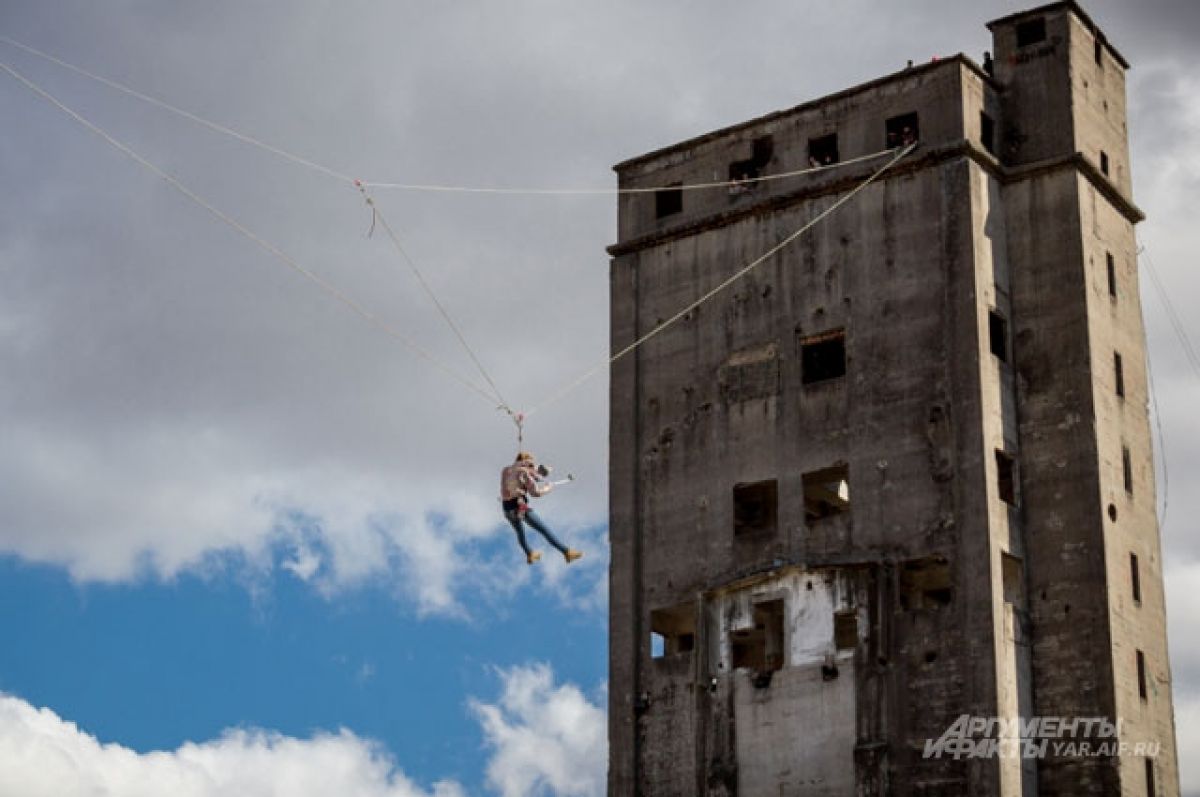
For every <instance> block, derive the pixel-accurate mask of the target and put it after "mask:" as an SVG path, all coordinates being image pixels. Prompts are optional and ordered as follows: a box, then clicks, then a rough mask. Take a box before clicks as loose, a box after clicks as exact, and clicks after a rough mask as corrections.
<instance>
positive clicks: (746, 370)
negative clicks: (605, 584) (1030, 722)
mask: <svg viewBox="0 0 1200 797" xmlns="http://www.w3.org/2000/svg"><path fill="white" fill-rule="evenodd" d="M1030 14H1034V15H1035V16H1036V15H1038V14H1042V15H1043V16H1044V20H1045V25H1046V33H1047V36H1046V39H1045V40H1044V41H1043V42H1039V43H1036V44H1033V45H1026V46H1025V47H1021V48H1019V47H1017V46H1016V42H1015V33H1014V29H1015V26H1016V25H1017V24H1019V23H1021V22H1023V21H1027V20H1028V19H1029V16H1028V15H1025V16H1014V17H1012V18H1007V19H1005V20H999V21H997V22H996V23H994V24H993V25H992V28H993V33H994V35H995V41H996V45H995V50H996V53H997V59H996V60H997V63H996V78H995V80H993V79H992V78H990V77H989V76H987V75H986V74H984V72H983V71H982V70H980V69H979V68H978V67H976V66H974V65H973V64H971V63H970V62H969V61H967V60H966V59H964V58H962V57H956V58H952V59H948V60H946V61H942V62H939V63H936V64H931V65H925V66H922V67H918V68H915V69H911V70H906V71H904V72H901V73H897V74H896V75H892V76H889V77H887V78H882V79H880V80H879V81H874V82H872V83H870V84H865V85H864V86H860V87H857V88H855V89H851V90H848V91H846V92H842V93H840V94H837V95H834V96H832V97H830V98H826V99H825V100H821V101H817V102H813V103H807V104H805V105H802V106H799V107H797V108H794V109H792V110H790V111H783V112H780V113H776V114H771V115H769V116H766V117H762V118H760V119H757V120H753V121H751V122H747V123H744V124H741V125H738V126H736V127H732V128H728V129H726V130H723V131H717V132H715V133H711V134H708V135H706V136H703V137H700V138H698V139H694V140H692V141H690V142H684V143H682V144H679V145H675V146H673V147H671V148H668V149H666V150H662V151H659V152H656V153H651V154H649V155H646V156H642V157H640V158H637V159H634V160H632V161H628V162H626V163H625V164H622V165H621V166H619V167H618V171H619V173H620V176H621V185H622V186H623V187H647V186H661V185H668V184H672V183H680V182H682V183H686V184H695V183H703V182H710V181H721V180H725V179H727V178H728V177H729V176H730V173H731V170H732V169H734V168H735V167H736V168H741V166H739V164H742V163H744V162H746V161H747V159H751V160H753V159H755V158H757V159H758V160H756V161H755V168H761V174H765V175H771V174H778V173H780V172H786V171H791V170H795V169H801V168H804V167H805V165H806V163H807V158H808V155H809V151H808V145H809V141H810V139H813V138H816V137H818V136H823V135H827V134H829V133H832V132H836V133H837V136H838V147H839V155H840V158H841V160H843V161H845V160H847V159H852V158H855V157H857V156H859V155H865V154H868V153H871V152H873V151H876V150H878V149H880V148H881V147H882V146H883V145H884V144H885V143H886V140H885V125H884V120H885V119H888V118H889V117H892V116H895V115H897V114H901V113H908V112H913V111H915V112H917V113H918V114H919V126H920V137H921V142H922V145H921V148H920V149H919V150H918V151H917V152H916V153H915V154H914V155H912V156H910V157H909V158H906V159H905V161H904V162H902V163H900V164H898V165H897V166H896V167H895V168H894V169H893V170H892V171H890V172H889V173H888V174H887V175H885V176H884V177H883V178H881V179H880V180H879V181H878V182H876V183H875V184H873V185H871V186H870V187H868V188H867V189H865V190H864V191H862V192H861V193H860V194H859V195H857V196H856V197H855V198H854V200H853V202H852V203H850V204H849V205H847V206H846V207H844V208H841V209H840V210H838V211H837V212H835V213H834V214H833V215H831V216H829V217H828V218H825V219H824V220H823V221H822V222H821V223H820V224H818V225H817V226H815V227H814V228H813V229H812V230H811V231H810V232H809V233H808V234H806V235H805V236H804V237H802V238H801V239H799V240H798V241H797V242H796V243H795V244H793V245H792V246H790V247H789V248H787V249H786V250H784V251H783V252H781V253H780V254H779V255H778V256H776V257H774V258H773V259H771V260H769V261H767V262H765V263H764V264H763V265H762V266H761V267H759V268H758V269H757V270H756V271H754V272H753V273H752V274H751V275H750V276H748V277H745V278H744V279H742V280H740V281H739V282H738V283H736V284H735V285H734V286H732V287H731V288H730V289H729V290H727V291H725V292H724V293H722V294H720V295H718V296H717V297H715V298H713V299H712V300H710V301H708V302H706V303H705V304H704V305H702V306H701V307H699V308H698V309H696V310H694V311H692V312H690V313H689V314H688V315H687V316H686V317H685V318H684V319H683V320H681V321H680V322H678V323H676V324H673V325H672V326H670V327H668V328H666V329H665V330H663V331H662V332H661V333H660V334H658V335H656V336H655V337H654V338H653V339H651V340H650V341H648V342H647V343H645V344H644V345H643V346H641V347H640V348H639V349H638V350H637V351H636V352H635V353H633V354H631V355H630V356H628V357H625V358H623V359H622V360H620V361H618V362H617V363H615V364H614V366H613V369H612V373H611V391H612V396H611V399H612V410H611V412H612V416H611V429H612V442H611V448H612V456H611V459H610V480H611V504H612V506H611V538H612V572H611V582H610V585H611V593H610V595H611V597H610V602H611V609H610V611H611V632H610V634H611V649H610V672H611V688H610V719H609V722H610V750H611V761H610V780H609V790H610V793H611V794H613V795H627V794H708V795H732V794H740V795H757V794H771V795H778V794H798V795H799V794H804V795H808V794H813V795H816V794H850V793H853V794H857V795H883V794H896V795H909V794H912V795H918V794H919V795H936V794H945V795H959V794H966V793H969V794H972V795H975V794H979V795H1005V797H1017V796H1018V795H1020V796H1021V797H1024V796H1025V795H1033V794H1067V793H1070V794H1091V793H1095V794H1109V793H1119V791H1120V790H1122V789H1123V790H1125V791H1126V792H1128V793H1139V792H1138V789H1139V788H1144V785H1145V776H1146V773H1145V761H1144V760H1141V759H1134V758H1125V759H1121V760H1120V761H1118V760H1117V759H1115V758H1091V759H1082V758H1058V759H1051V760H1047V761H1045V762H1041V763H1038V762H1034V761H1028V760H1027V761H1020V760H1016V759H1000V760H997V759H973V760H961V761H955V760H953V759H952V758H941V759H927V758H925V757H924V755H923V751H924V744H925V742H926V741H927V740H930V739H936V738H937V737H939V736H940V735H941V734H942V733H943V732H945V731H946V730H947V728H949V727H950V725H951V724H952V723H953V722H954V720H955V719H956V718H957V717H959V716H960V715H961V714H973V715H978V716H985V717H992V716H997V717H1000V718H1003V719H1017V718H1029V717H1031V716H1034V715H1045V716H1067V717H1071V716H1079V717H1095V716H1103V717H1109V718H1113V717H1117V716H1120V717H1121V718H1122V719H1125V720H1126V728H1125V737H1126V739H1127V740H1128V741H1132V742H1137V741H1143V740H1144V741H1160V742H1162V743H1163V744H1164V752H1163V754H1162V755H1161V756H1160V757H1159V758H1158V759H1157V761H1156V762H1155V766H1156V767H1157V769H1156V772H1157V773H1159V774H1158V775H1157V781H1156V783H1157V786H1158V790H1159V791H1160V792H1161V793H1163V794H1177V793H1178V780H1177V775H1176V772H1175V760H1174V735H1173V720H1172V716H1171V706H1170V697H1169V678H1170V675H1169V670H1168V668H1167V659H1166V641H1165V621H1164V614H1163V607H1162V584H1161V569H1162V568H1161V553H1160V550H1159V547H1158V535H1157V528H1156V526H1155V523H1154V502H1153V490H1154V486H1153V468H1152V460H1151V457H1150V447H1149V428H1148V420H1147V415H1146V407H1145V397H1146V392H1145V391H1146V387H1145V371H1144V362H1145V361H1144V351H1143V342H1142V339H1143V331H1142V326H1141V318H1140V315H1139V310H1138V304H1137V296H1136V290H1137V288H1136V271H1135V268H1134V265H1133V238H1132V223H1133V221H1135V220H1136V219H1137V218H1138V217H1139V214H1138V211H1137V209H1136V208H1135V207H1134V206H1133V205H1132V204H1131V203H1130V199H1129V189H1128V168H1127V163H1128V155H1127V146H1126V143H1125V136H1124V127H1123V124H1124V118H1123V115H1124V77H1123V74H1122V66H1123V62H1121V61H1120V58H1119V56H1118V55H1117V54H1116V53H1115V50H1112V49H1111V47H1110V46H1109V45H1107V44H1102V46H1101V48H1100V50H1099V55H1100V58H1101V61H1102V64H1097V63H1096V62H1095V57H1096V49H1095V41H1096V36H1097V35H1099V36H1101V37H1102V34H1098V33H1097V31H1096V29H1095V28H1094V25H1092V24H1091V22H1090V20H1087V19H1086V17H1084V16H1083V15H1082V11H1080V10H1079V9H1078V8H1077V7H1076V6H1074V5H1073V4H1071V3H1058V4H1053V5H1052V6H1049V7H1046V8H1045V9H1042V10H1040V11H1036V12H1030ZM1081 59H1085V60H1086V61H1087V63H1083V62H1082V61H1081ZM993 124H994V128H995V129H994V139H993V140H991V141H988V140H987V136H986V135H985V133H986V132H987V130H986V127H988V126H991V125H993ZM766 137H769V138H770V146H769V147H767V146H766V145H765V144H764V141H765V140H766ZM989 145H990V147H989ZM989 149H990V151H989ZM1077 150H1078V151H1080V152H1081V153H1082V155H1078V156H1077V155H1076V152H1077ZM1093 150H1094V152H1093ZM1101 150H1103V151H1105V153H1106V154H1107V155H1108V161H1109V163H1108V166H1109V170H1108V171H1109V174H1108V175H1107V176H1106V175H1104V174H1102V173H1101V171H1100V169H1099V167H1100V163H1099V159H1098V153H1099V152H1100V151H1101ZM768 152H769V157H768V156H767V154H765V153H768ZM880 163H881V161H879V160H876V161H866V162H862V163H857V164H846V165H841V166H837V167H833V168H826V169H821V170H819V171H816V172H813V173H810V174H805V175H801V176H796V177H790V178H787V179H785V180H778V181H767V182H762V183H759V184H757V185H755V186H754V187H753V188H750V189H749V190H744V188H745V187H744V186H742V187H739V188H738V190H736V191H728V190H726V189H724V188H719V189H704V190H697V191H686V192H683V193H682V195H681V197H680V205H679V206H678V209H677V210H676V209H675V207H676V206H675V205H674V204H669V205H667V206H666V208H667V209H668V210H670V211H671V212H669V213H665V214H660V213H658V212H657V209H658V205H657V202H656V199H655V196H654V194H627V195H623V196H622V198H621V203H620V210H619V229H620V241H619V242H618V243H617V244H616V245H615V246H614V247H613V248H612V249H611V250H610V251H611V252H612V254H613V255H614V260H613V263H612V282H611V285H612V345H613V349H614V350H619V349H622V348H624V347H625V346H626V345H627V344H628V343H630V342H631V341H633V340H635V339H637V338H638V337H639V336H641V335H644V334H645V333H647V332H649V331H650V330H652V329H655V328H656V327H657V326H658V325H659V324H661V323H662V322H663V321H664V320H666V319H668V318H671V317H672V316H674V315H675V314H676V313H677V312H678V311H679V310H680V309H681V308H683V307H686V306H687V305H689V304H690V303H691V302H693V301H694V300H695V299H696V298H697V297H699V296H701V295H702V294H703V293H705V292H706V291H707V290H709V289H710V288H712V287H713V286H715V285H717V284H718V283H720V282H721V281H722V280H724V279H725V278H726V277H727V276H728V275H730V274H732V273H733V272H734V271H736V270H737V269H739V268H740V267H742V266H743V265H745V264H746V263H749V262H751V261H752V260H754V259H755V258H757V257H758V256H759V255H761V254H762V253H763V252H765V251H767V250H768V249H770V248H771V247H772V246H774V245H775V244H776V243H778V242H779V241H781V240H783V239H784V237H786V236H787V235H789V234H791V233H792V232H793V231H795V230H797V229H799V228H800V227H801V226H802V225H804V224H806V223H807V222H809V221H811V220H813V219H814V218H816V217H817V215H818V214H820V213H822V212H823V211H824V210H826V209H829V208H830V207H832V205H833V204H834V203H835V202H837V201H838V199H839V198H841V197H843V196H845V195H846V193H847V192H848V191H850V190H852V189H853V188H854V187H855V186H857V185H858V184H859V183H860V182H861V181H862V180H864V179H865V178H866V177H867V176H869V175H870V174H871V173H872V172H873V171H874V170H875V169H876V168H878V166H879V165H880ZM1110 253H1111V254H1112V255H1113V258H1114V268H1113V274H1114V278H1113V279H1114V282H1115V285H1116V287H1115V289H1114V290H1115V291H1116V292H1117V296H1116V297H1115V298H1114V297H1113V296H1111V295H1110V290H1109V280H1108V259H1107V255H1108V254H1110ZM831 340H833V341H837V340H840V341H842V343H843V345H844V352H845V357H844V372H838V371H837V369H834V371H833V372H831V373H830V374H827V375H826V376H828V378H826V379H823V380H820V381H812V380H811V378H806V368H816V367H818V366H816V365H814V364H813V363H812V362H810V363H809V364H808V365H806V364H805V363H806V357H809V356H810V355H811V352H812V351H813V349H807V350H806V348H805V347H806V346H812V345H815V342H817V341H826V342H828V341H831ZM806 351H807V352H808V354H806ZM1115 353H1120V354H1121V357H1122V360H1121V362H1122V372H1123V381H1124V392H1125V395H1124V397H1116V396H1115V379H1116V377H1115V371H1114V362H1115V360H1114V354H1115ZM810 359H811V358H810ZM808 376H810V377H811V374H808ZM1123 450H1128V451H1129V455H1130V465H1131V476H1132V478H1133V484H1132V485H1131V486H1132V490H1131V491H1130V490H1126V489H1125V487H1124V473H1123V471H1124V466H1123V454H1122V451H1123ZM1010 472H1011V475H1007V474H1009V473H1010ZM814 474H817V475H814ZM1109 505H1112V506H1113V508H1114V513H1115V515H1116V516H1117V517H1118V518H1119V520H1113V519H1112V518H1111V517H1110V515H1109V510H1108V506H1109ZM1131 554H1133V555H1136V556H1137V560H1138V562H1139V567H1140V570H1139V573H1140V584H1141V594H1140V597H1139V599H1138V600H1133V598H1132V595H1131V592H1130V583H1129V582H1130V567H1131V558H1130V555H1131ZM802 584H803V586H801V585H802ZM768 604H770V606H768ZM776 611H778V612H780V614H778V615H775V614H772V613H771V612H776ZM839 612H843V613H846V612H849V613H853V616H854V618H855V619H854V623H855V629H854V631H853V632H850V633H851V635H852V636H854V639H853V642H852V643H849V644H845V645H844V646H843V645H839V644H838V643H837V640H838V638H839V635H838V631H837V628H838V627H840V628H841V639H842V642H843V643H845V642H846V640H847V637H846V634H847V633H848V632H847V631H846V629H847V627H848V626H847V625H846V624H847V623H848V622H850V621H849V620H848V619H847V618H848V616H849V615H847V614H842V615H841V618H842V619H841V620H840V621H838V622H840V623H842V625H841V626H835V620H834V617H835V616H838V613H839ZM777 616H778V617H781V618H784V619H782V620H779V622H780V623H782V625H781V626H780V629H781V630H780V631H779V639H775V637H774V636H772V635H773V634H774V631H772V630H771V629H773V628H774V627H775V626H774V624H775V623H776V620H775V619H772V618H775V617H777ZM652 632H658V633H659V634H662V635H664V638H665V640H666V641H665V642H664V650H665V651H666V653H665V655H661V656H658V657H657V658H656V657H655V655H656V654H655V651H654V650H653V649H652V640H651V637H652ZM763 640H771V641H769V642H766V641H763ZM1137 651H1140V652H1141V653H1142V655H1143V657H1144V661H1145V662H1146V665H1147V668H1146V671H1147V673H1148V678H1149V681H1148V689H1149V694H1148V695H1147V696H1146V698H1144V699H1143V698H1142V697H1140V696H1139V693H1138V677H1137V670H1136V657H1135V654H1136V652H1137ZM831 674H835V677H830V676H831ZM1126 739H1123V740H1126Z"/></svg>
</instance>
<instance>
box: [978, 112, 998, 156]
mask: <svg viewBox="0 0 1200 797" xmlns="http://www.w3.org/2000/svg"><path fill="white" fill-rule="evenodd" d="M979 140H980V142H982V143H983V148H984V149H986V150H987V151H988V152H990V153H992V154H993V155H995V154H996V122H995V121H994V120H993V119H992V117H990V116H988V115H987V114H986V113H984V112H983V111H980V112H979Z"/></svg>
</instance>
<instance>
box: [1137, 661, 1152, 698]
mask: <svg viewBox="0 0 1200 797" xmlns="http://www.w3.org/2000/svg"><path fill="white" fill-rule="evenodd" d="M1136 653H1137V679H1138V697H1140V698H1141V699H1142V700H1145V699H1146V698H1147V697H1148V696H1149V693H1148V691H1147V689H1146V654H1145V653H1142V652H1141V651H1140V650H1139V651H1136Z"/></svg>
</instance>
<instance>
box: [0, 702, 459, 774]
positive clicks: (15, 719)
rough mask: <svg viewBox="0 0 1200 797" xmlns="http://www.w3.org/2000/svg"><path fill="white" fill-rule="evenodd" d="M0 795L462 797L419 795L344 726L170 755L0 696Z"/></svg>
mask: <svg viewBox="0 0 1200 797" xmlns="http://www.w3.org/2000/svg"><path fill="white" fill-rule="evenodd" d="M0 761H3V762H4V766H2V767H0V794H11V795H18V794H19V795H21V797H97V796H98V795H113V797H117V795H119V796H120V797H161V795H165V794H169V795H172V797H225V796H226V795H231V794H237V795H241V796H242V797H308V796H310V795H311V797H328V795H333V794H339V795H352V796H353V797H465V794H466V793H465V791H464V790H463V788H462V787H461V786H460V785H459V784H457V783H454V782H452V781H443V782H439V783H436V784H434V785H433V786H432V787H431V788H430V789H424V788H422V787H420V786H419V785H417V784H415V783H414V782H413V781H411V780H410V779H409V778H407V777H406V776H405V775H404V773H403V772H401V771H399V770H398V769H397V767H396V764H395V762H394V761H393V760H392V759H391V758H390V757H389V756H388V755H387V754H386V753H384V752H383V751H382V750H381V749H380V748H379V747H378V746H377V745H375V744H374V743H372V742H369V741H367V740H364V739H361V738H359V737H357V736H355V735H354V734H353V733H351V732H350V731H347V730H341V731H338V732H337V733H322V734H317V735H314V736H313V737H312V738H311V739H297V738H293V737H288V736H282V735H280V734H277V733H271V732H269V731H261V730H231V731H227V732H226V733H225V734H224V735H222V736H221V737H220V738H219V739H216V740H214V741H210V742H203V743H200V744H196V743H191V742H189V743H186V744H184V745H182V746H181V747H179V748H178V749H177V750H173V751H156V752H150V753H138V752H135V751H133V750H130V749H129V748H126V747H122V746H120V745H118V744H103V743H101V742H100V741H98V740H97V739H96V738H95V737H94V736H91V735H90V734H88V733H86V732H85V731H83V730H81V729H80V728H78V727H77V726H76V725H75V724H74V723H71V722H67V721H65V720H63V719H61V718H59V717H58V715H56V714H55V713H54V712H53V711H51V710H49V709H45V708H42V709H38V708H35V707H34V706H31V705H29V704H28V703H26V702H25V701H23V700H20V699H19V698H16V697H12V696H8V695H4V694H0Z"/></svg>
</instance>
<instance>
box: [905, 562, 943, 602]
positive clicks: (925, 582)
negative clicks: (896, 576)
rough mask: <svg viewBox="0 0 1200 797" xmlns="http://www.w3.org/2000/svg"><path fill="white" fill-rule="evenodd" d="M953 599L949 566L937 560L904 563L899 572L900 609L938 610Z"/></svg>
mask: <svg viewBox="0 0 1200 797" xmlns="http://www.w3.org/2000/svg"><path fill="white" fill-rule="evenodd" d="M953 597H954V592H953V589H952V585H951V580H950V564H949V563H948V562H946V561H943V560H939V559H919V560H916V561H911V562H905V563H904V566H903V568H902V569H901V570H900V607H901V608H902V609H905V610H912V611H915V610H920V609H939V608H941V607H943V606H948V605H949V604H950V602H951V600H952V599H953Z"/></svg>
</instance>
